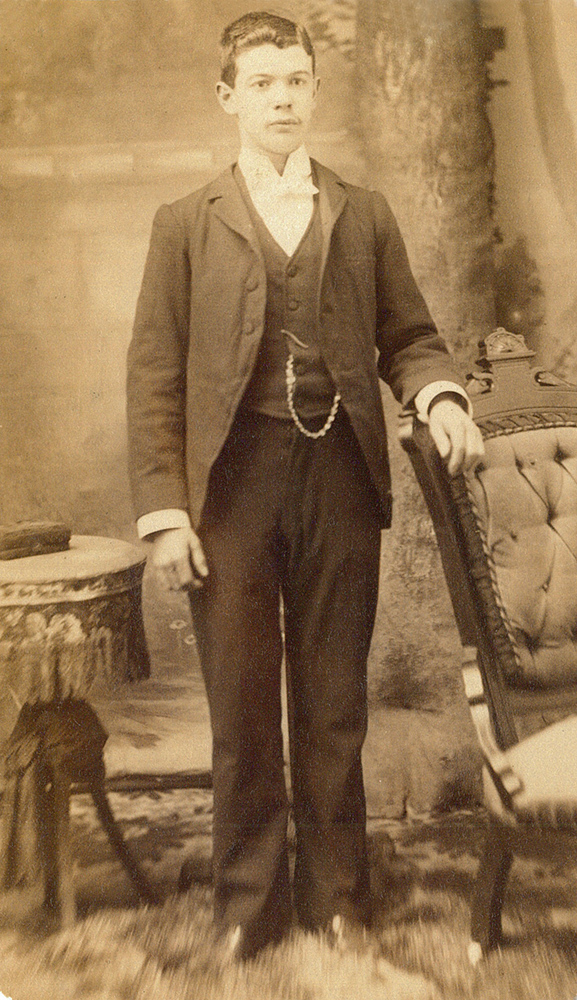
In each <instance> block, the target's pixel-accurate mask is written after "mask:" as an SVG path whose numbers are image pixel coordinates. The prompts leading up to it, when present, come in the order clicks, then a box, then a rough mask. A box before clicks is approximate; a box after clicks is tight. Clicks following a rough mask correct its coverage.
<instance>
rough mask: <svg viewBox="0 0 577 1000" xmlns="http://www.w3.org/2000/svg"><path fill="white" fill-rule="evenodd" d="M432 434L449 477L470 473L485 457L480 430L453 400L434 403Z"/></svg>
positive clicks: (432, 408)
mask: <svg viewBox="0 0 577 1000" xmlns="http://www.w3.org/2000/svg"><path fill="white" fill-rule="evenodd" d="M429 430H430V432H431V437H432V438H433V441H434V442H435V445H436V446H437V449H438V452H439V454H440V456H441V458H442V459H443V460H444V461H445V463H446V465H447V472H448V473H449V475H450V476H458V475H459V474H460V473H461V472H470V471H471V470H472V469H474V468H475V466H476V465H477V463H478V462H480V460H481V459H482V457H483V455H484V453H485V448H484V445H483V438H482V437H481V432H480V430H479V428H478V427H477V425H476V424H475V423H474V421H473V420H472V419H471V417H470V416H469V414H468V413H465V410H464V409H463V408H462V406H460V405H459V403H457V402H456V401H455V400H454V399H447V398H446V397H445V398H443V399H439V401H438V402H435V401H434V400H433V402H432V403H431V407H430V409H429Z"/></svg>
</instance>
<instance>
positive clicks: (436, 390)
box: [413, 381, 473, 424]
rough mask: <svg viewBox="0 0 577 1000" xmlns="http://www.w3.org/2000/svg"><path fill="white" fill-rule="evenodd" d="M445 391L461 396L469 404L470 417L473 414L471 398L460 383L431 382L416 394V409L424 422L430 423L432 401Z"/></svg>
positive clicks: (419, 417)
mask: <svg viewBox="0 0 577 1000" xmlns="http://www.w3.org/2000/svg"><path fill="white" fill-rule="evenodd" d="M443 392H454V393H455V394H456V395H457V396H461V398H462V399H464V400H465V402H466V404H467V413H468V414H469V416H470V417H472V416H473V407H472V405H471V400H470V399H469V397H468V396H467V393H466V392H465V390H464V389H462V388H461V386H460V385H457V383H456V382H444V381H439V382H429V384H428V385H425V386H424V387H423V388H422V389H420V390H419V392H418V393H417V395H416V396H415V398H414V400H413V402H414V405H415V409H416V411H417V417H418V419H419V420H420V421H421V423H423V424H428V422H429V410H430V408H431V403H432V402H433V401H434V399H435V398H436V397H437V396H440V395H441V393H443Z"/></svg>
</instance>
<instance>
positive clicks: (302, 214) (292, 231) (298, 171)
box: [238, 146, 318, 257]
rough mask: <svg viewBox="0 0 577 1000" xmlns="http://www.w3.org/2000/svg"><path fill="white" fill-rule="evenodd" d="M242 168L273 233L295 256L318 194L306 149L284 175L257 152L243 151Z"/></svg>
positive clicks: (290, 161)
mask: <svg viewBox="0 0 577 1000" xmlns="http://www.w3.org/2000/svg"><path fill="white" fill-rule="evenodd" d="M238 166H239V170H240V171H241V173H242V175H243V177H244V179H245V181H246V186H247V188H248V193H249V194H250V196H251V198H252V201H253V204H254V207H255V208H256V210H257V212H258V214H259V215H260V217H261V219H262V220H263V222H264V224H265V226H266V227H267V229H268V231H269V233H270V234H271V236H273V237H274V239H275V240H276V242H277V243H278V244H279V246H281V247H282V249H283V250H284V252H285V253H286V254H288V256H289V257H292V255H293V253H294V252H295V250H296V248H297V247H298V245H299V243H300V241H301V240H302V238H303V236H304V234H305V232H306V229H307V226H308V224H309V222H310V221H311V217H312V214H313V207H314V202H313V198H314V195H315V194H317V193H318V188H316V187H315V186H314V184H313V181H312V169H311V161H310V159H309V157H308V155H307V152H306V150H305V147H304V146H299V148H298V149H295V151H294V152H293V153H291V154H290V156H289V158H288V160H287V161H286V164H285V168H284V170H283V173H282V175H281V174H279V173H278V171H277V170H276V168H275V167H274V166H273V164H272V163H271V161H270V160H269V158H268V156H265V154H264V153H259V152H258V151H256V150H254V149H245V148H243V149H241V151H240V154H239V157H238Z"/></svg>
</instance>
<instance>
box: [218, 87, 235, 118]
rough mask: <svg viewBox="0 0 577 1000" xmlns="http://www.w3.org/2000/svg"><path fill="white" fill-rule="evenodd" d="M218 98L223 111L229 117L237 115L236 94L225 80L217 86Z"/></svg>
mask: <svg viewBox="0 0 577 1000" xmlns="http://www.w3.org/2000/svg"><path fill="white" fill-rule="evenodd" d="M216 97H217V100H218V103H219V104H220V106H221V108H222V110H223V111H226V113H227V115H235V114H236V99H235V98H236V94H235V92H234V89H233V87H229V85H228V83H225V82H224V80H219V81H218V83H217V85H216Z"/></svg>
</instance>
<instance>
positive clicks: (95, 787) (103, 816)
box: [90, 779, 158, 903]
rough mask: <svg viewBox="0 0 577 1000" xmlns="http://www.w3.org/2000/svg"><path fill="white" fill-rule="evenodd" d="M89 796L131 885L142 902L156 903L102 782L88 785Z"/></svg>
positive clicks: (151, 889) (156, 899) (94, 781)
mask: <svg viewBox="0 0 577 1000" xmlns="http://www.w3.org/2000/svg"><path fill="white" fill-rule="evenodd" d="M90 794H91V795H92V799H93V801H94V805H95V806H96V811H97V813H98V818H99V820H100V822H101V823H102V827H103V829H104V831H105V833H106V836H107V837H108V840H109V841H110V843H111V845H112V847H113V848H114V850H115V852H116V855H117V857H118V859H119V860H120V861H121V862H122V864H123V866H124V868H125V869H126V871H127V872H128V874H129V875H130V878H131V879H132V882H133V885H134V887H135V889H136V891H137V893H138V895H139V896H140V898H141V899H142V900H144V901H145V902H147V903H158V896H157V894H156V892H155V891H154V889H153V888H152V886H151V884H150V882H149V880H148V878H147V876H146V875H145V873H144V871H143V870H142V868H141V866H140V865H139V864H138V861H136V859H135V858H134V857H133V856H132V854H131V853H130V851H129V849H128V847H127V845H126V841H125V840H124V837H123V836H122V833H121V831H120V829H119V827H118V824H117V822H116V820H115V818H114V814H113V812H112V809H111V808H110V804H109V802H108V799H107V797H106V792H105V791H104V783H103V780H100V779H93V780H92V781H91V783H90Z"/></svg>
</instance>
